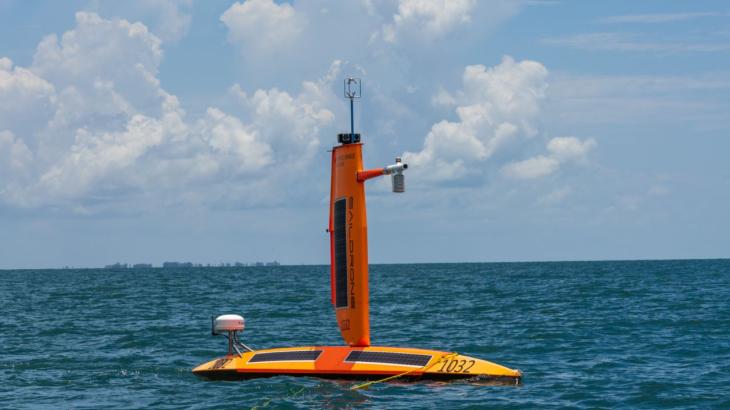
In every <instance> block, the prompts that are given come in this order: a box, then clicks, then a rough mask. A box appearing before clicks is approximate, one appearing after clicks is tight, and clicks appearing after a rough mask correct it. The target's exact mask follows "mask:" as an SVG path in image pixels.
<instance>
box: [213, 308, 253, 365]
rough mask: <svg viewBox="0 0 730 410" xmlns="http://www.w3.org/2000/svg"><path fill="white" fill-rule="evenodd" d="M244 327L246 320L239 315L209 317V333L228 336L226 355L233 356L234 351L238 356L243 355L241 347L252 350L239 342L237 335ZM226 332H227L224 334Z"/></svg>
mask: <svg viewBox="0 0 730 410" xmlns="http://www.w3.org/2000/svg"><path fill="white" fill-rule="evenodd" d="M245 327H246V321H245V319H244V318H243V316H240V315H230V314H229V315H220V316H218V317H217V318H215V319H214V318H213V316H211V317H210V333H211V334H212V335H213V336H217V335H221V334H222V335H224V336H226V337H227V338H228V355H229V356H233V355H234V352H235V353H238V355H239V356H243V353H241V349H245V350H248V351H249V352H253V349H251V348H250V347H248V346H246V345H245V344H243V343H242V342H241V339H240V337H239V334H240V333H243V329H244V328H245ZM224 332H225V333H227V334H224Z"/></svg>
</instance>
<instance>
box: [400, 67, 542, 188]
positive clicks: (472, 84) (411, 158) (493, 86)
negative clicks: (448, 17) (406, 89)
mask: <svg viewBox="0 0 730 410" xmlns="http://www.w3.org/2000/svg"><path fill="white" fill-rule="evenodd" d="M547 74H548V72H547V69H545V67H544V66H543V65H542V64H540V63H538V62H535V61H529V60H525V61H521V62H516V61H515V60H513V59H512V58H510V57H505V58H504V59H503V60H502V62H501V63H500V64H498V65H497V66H495V67H492V68H487V67H485V66H483V65H473V66H467V67H466V68H465V70H464V74H463V76H462V83H463V89H462V90H460V91H458V92H457V93H456V94H455V95H454V96H450V97H449V98H444V97H438V100H442V101H443V100H446V101H454V103H455V104H457V106H456V108H455V111H456V115H457V117H458V121H447V120H443V121H440V122H438V123H436V124H434V125H433V127H432V128H431V131H430V132H429V133H428V135H427V136H426V138H425V141H424V144H423V148H422V149H421V150H420V151H418V152H406V153H405V154H404V157H405V158H406V160H407V161H408V162H410V163H411V164H412V165H414V166H416V167H429V168H431V169H436V170H438V172H434V173H433V175H431V176H430V178H432V179H435V180H453V179H460V178H464V177H467V176H468V175H472V174H478V173H480V171H481V168H482V167H481V166H480V165H479V164H480V163H483V162H484V161H486V160H487V159H488V158H490V157H491V156H492V155H493V154H494V152H495V151H496V150H498V149H499V148H500V147H502V146H503V145H505V144H507V143H508V142H509V141H510V140H512V139H515V138H517V137H518V136H520V135H523V136H528V137H529V136H532V135H534V134H535V132H536V128H535V125H534V124H533V122H534V121H535V119H536V117H537V115H538V113H539V111H540V102H541V101H542V100H543V99H544V96H545V89H546V87H547V82H546V77H547Z"/></svg>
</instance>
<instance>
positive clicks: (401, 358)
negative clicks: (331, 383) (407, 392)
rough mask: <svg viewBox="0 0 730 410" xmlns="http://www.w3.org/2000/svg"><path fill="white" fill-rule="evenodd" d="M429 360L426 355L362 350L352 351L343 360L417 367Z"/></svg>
mask: <svg viewBox="0 0 730 410" xmlns="http://www.w3.org/2000/svg"><path fill="white" fill-rule="evenodd" d="M429 360H431V355H428V354H410V353H391V352H366V351H362V350H353V351H352V352H350V354H349V355H348V356H347V358H346V359H345V361H346V362H357V363H363V362H364V363H387V364H399V365H403V366H418V367H423V366H425V365H427V364H428V362H429Z"/></svg>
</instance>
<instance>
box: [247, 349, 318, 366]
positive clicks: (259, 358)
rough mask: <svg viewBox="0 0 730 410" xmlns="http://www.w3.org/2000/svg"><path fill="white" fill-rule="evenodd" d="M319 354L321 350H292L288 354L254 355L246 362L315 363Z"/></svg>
mask: <svg viewBox="0 0 730 410" xmlns="http://www.w3.org/2000/svg"><path fill="white" fill-rule="evenodd" d="M320 354H322V351H321V350H292V351H288V352H269V353H256V354H255V355H253V357H251V358H250V359H249V360H248V362H249V363H257V362H291V361H295V360H296V361H315V360H317V358H318V357H319V355H320Z"/></svg>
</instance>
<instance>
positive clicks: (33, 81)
mask: <svg viewBox="0 0 730 410" xmlns="http://www.w3.org/2000/svg"><path fill="white" fill-rule="evenodd" d="M54 102H55V88H54V87H53V85H52V84H51V83H49V82H48V81H46V80H44V79H43V78H41V77H39V76H38V75H36V74H35V73H33V72H32V71H31V70H28V69H26V68H22V67H14V66H13V62H12V61H11V60H10V59H8V58H0V127H2V124H10V123H11V122H16V123H21V124H29V123H33V122H34V121H33V120H34V119H36V118H38V117H42V116H47V115H49V114H50V112H51V111H52V109H53V105H54ZM0 131H2V129H0Z"/></svg>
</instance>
